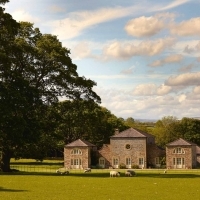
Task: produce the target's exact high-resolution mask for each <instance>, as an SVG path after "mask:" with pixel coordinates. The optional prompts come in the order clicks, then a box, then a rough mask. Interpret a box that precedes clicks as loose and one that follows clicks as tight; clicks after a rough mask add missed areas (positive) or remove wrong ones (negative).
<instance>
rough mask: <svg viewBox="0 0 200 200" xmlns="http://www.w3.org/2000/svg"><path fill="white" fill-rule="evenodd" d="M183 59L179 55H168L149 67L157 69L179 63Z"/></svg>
mask: <svg viewBox="0 0 200 200" xmlns="http://www.w3.org/2000/svg"><path fill="white" fill-rule="evenodd" d="M182 59H183V56H182V55H180V54H174V55H169V56H168V57H166V58H164V59H161V60H155V61H154V62H152V63H151V64H149V66H150V67H159V66H163V65H166V64H170V63H177V62H180V61H181V60H182Z"/></svg>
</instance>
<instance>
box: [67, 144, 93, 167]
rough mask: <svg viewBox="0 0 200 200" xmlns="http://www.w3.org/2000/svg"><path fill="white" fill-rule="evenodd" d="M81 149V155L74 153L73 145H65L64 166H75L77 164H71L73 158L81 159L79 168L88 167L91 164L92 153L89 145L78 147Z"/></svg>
mask: <svg viewBox="0 0 200 200" xmlns="http://www.w3.org/2000/svg"><path fill="white" fill-rule="evenodd" d="M77 148H78V149H80V150H81V152H82V154H81V155H72V154H71V151H72V150H73V149H74V148H73V147H67V148H66V147H65V148H64V167H66V168H69V169H70V168H75V166H74V167H73V166H71V159H73V160H74V159H79V160H81V163H80V166H79V169H84V168H88V167H90V165H91V155H90V152H91V150H90V148H89V147H77Z"/></svg>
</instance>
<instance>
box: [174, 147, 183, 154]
mask: <svg viewBox="0 0 200 200" xmlns="http://www.w3.org/2000/svg"><path fill="white" fill-rule="evenodd" d="M184 153H185V151H184V149H183V148H180V147H177V148H175V149H174V150H173V154H184Z"/></svg>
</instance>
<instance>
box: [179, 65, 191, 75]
mask: <svg viewBox="0 0 200 200" xmlns="http://www.w3.org/2000/svg"><path fill="white" fill-rule="evenodd" d="M193 68H194V64H189V65H186V66H183V67H181V68H180V69H178V71H179V72H181V73H186V72H191V71H192V69H193Z"/></svg>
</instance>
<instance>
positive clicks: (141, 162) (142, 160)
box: [139, 158, 144, 168]
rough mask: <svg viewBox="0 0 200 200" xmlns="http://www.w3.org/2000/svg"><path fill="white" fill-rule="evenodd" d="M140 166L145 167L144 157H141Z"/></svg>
mask: <svg viewBox="0 0 200 200" xmlns="http://www.w3.org/2000/svg"><path fill="white" fill-rule="evenodd" d="M139 167H140V168H144V158H139Z"/></svg>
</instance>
